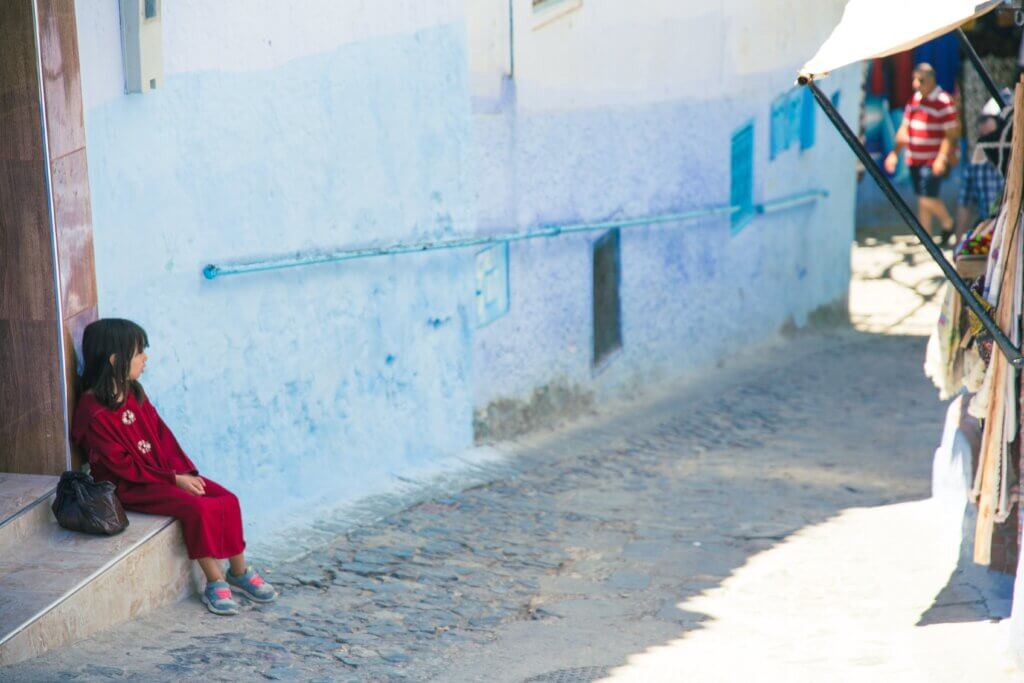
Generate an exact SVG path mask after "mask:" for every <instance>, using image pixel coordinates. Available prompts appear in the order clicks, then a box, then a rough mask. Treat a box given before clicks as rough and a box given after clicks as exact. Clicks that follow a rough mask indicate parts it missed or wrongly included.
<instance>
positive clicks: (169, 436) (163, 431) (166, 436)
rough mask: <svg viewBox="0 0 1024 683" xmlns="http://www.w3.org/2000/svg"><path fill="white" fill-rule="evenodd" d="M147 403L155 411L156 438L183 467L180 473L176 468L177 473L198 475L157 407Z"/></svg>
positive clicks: (150, 402) (197, 471)
mask: <svg viewBox="0 0 1024 683" xmlns="http://www.w3.org/2000/svg"><path fill="white" fill-rule="evenodd" d="M146 403H147V404H149V409H150V410H152V411H153V416H154V417H155V418H156V438H157V439H158V440H159V441H160V444H161V445H162V446H163V447H164V448H167V449H169V450H170V451H171V452H172V454H173V455H174V459H175V460H177V461H178V462H179V463H180V464H181V466H182V468H181V469H180V471H179V468H177V467H175V468H174V469H175V471H176V472H177V473H178V474H192V475H198V474H199V470H198V469H196V466H195V465H194V464H193V463H192V461H191V460H190V459H189V457H188V456H187V455H185V450H184V449H183V448H182V447H181V444H179V443H178V440H177V439H176V438H175V437H174V432H172V431H171V428H170V427H168V426H167V424H166V423H165V422H164V420H163V418H162V417H160V413H158V412H157V411H156V406H154V405H153V402H152V401H146Z"/></svg>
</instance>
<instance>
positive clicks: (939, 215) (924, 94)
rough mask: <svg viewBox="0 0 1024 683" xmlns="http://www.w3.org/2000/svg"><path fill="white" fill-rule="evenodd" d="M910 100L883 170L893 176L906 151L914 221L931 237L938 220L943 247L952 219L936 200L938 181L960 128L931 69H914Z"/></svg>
mask: <svg viewBox="0 0 1024 683" xmlns="http://www.w3.org/2000/svg"><path fill="white" fill-rule="evenodd" d="M913 85H914V91H915V92H914V97H913V98H911V100H910V103H909V104H907V107H906V109H905V110H904V113H903V122H902V123H901V124H900V129H899V131H897V133H896V144H895V148H894V149H893V150H892V151H891V152H890V153H889V155H888V156H887V157H886V158H885V170H886V171H887V172H888V173H895V171H896V166H897V164H898V162H899V153H900V151H902V150H903V149H904V148H906V161H907V167H908V169H909V171H910V179H911V181H912V183H913V186H914V194H915V195H917V217H918V220H920V221H921V225H922V226H923V227H924V229H925V230H928V231H929V232H930V233H932V235H934V230H933V228H932V225H933V219H936V220H938V223H939V228H940V230H941V235H940V238H939V243H940V244H944V243H945V242H946V241H947V240H948V239H950V238H951V237H952V236H953V217H952V216H951V215H950V213H949V210H948V209H947V208H946V205H945V204H944V203H943V201H942V198H941V197H940V196H939V191H940V190H941V188H942V181H943V179H944V178H945V177H946V175H947V174H948V173H949V169H950V168H951V167H952V166H953V164H954V163H955V161H956V159H955V154H956V144H957V138H958V137H959V133H960V125H959V123H958V120H957V112H956V105H955V104H954V103H953V98H952V97H950V95H949V93H947V92H946V91H945V90H943V89H942V88H941V87H940V86H939V84H938V83H937V82H936V80H935V69H933V68H932V66H931V65H930V64H927V63H921V64H918V65H917V67H915V68H914V81H913Z"/></svg>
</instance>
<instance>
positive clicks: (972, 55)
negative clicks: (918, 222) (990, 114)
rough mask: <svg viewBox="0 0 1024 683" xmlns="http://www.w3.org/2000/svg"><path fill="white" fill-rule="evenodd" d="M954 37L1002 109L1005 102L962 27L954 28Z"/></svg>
mask: <svg viewBox="0 0 1024 683" xmlns="http://www.w3.org/2000/svg"><path fill="white" fill-rule="evenodd" d="M956 37H957V38H959V39H960V46H961V47H963V49H964V52H966V53H967V58H968V59H969V60H971V64H973V65H974V70H975V71H977V72H978V76H979V77H980V78H981V80H982V81H983V82H984V83H985V87H986V88H988V91H989V93H991V95H992V97H994V98H995V99H996V103H997V104H998V105H999V108H1000V109H1002V108H1003V107H1004V106H1005V105H1006V103H1005V102H1003V95H1002V93H1000V92H999V86H997V85H996V82H995V81H993V80H992V76H990V75H989V73H988V70H987V69H986V68H985V65H984V64H982V63H981V57H979V56H978V53H977V52H975V51H974V46H973V45H971V41H970V40H968V38H967V34H966V33H964V30H963V29H962V28H958V29H957V30H956Z"/></svg>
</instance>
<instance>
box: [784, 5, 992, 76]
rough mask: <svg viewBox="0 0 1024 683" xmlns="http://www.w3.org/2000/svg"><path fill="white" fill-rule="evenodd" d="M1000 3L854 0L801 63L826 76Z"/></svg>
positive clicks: (803, 72)
mask: <svg viewBox="0 0 1024 683" xmlns="http://www.w3.org/2000/svg"><path fill="white" fill-rule="evenodd" d="M1000 4H1002V0H985V1H984V2H981V1H979V0H848V2H847V3H846V9H845V10H843V18H842V19H840V20H839V24H838V25H837V26H836V27H835V30H833V31H832V35H830V36H829V37H828V40H826V41H825V43H824V44H823V45H822V46H821V47H820V48H819V49H818V53H817V54H816V55H814V57H812V58H811V61H809V62H807V64H805V65H804V67H803V68H802V69H800V78H801V80H803V79H806V78H811V79H816V78H821V77H822V76H827V75H828V73H829V72H830V71H833V70H835V69H838V68H839V67H841V66H846V65H847V64H853V63H854V62H859V61H861V60H864V59H872V58H875V57H885V56H886V55H891V54H895V53H897V52H903V51H904V50H909V49H910V48H912V47H917V46H918V45H920V44H921V43H924V42H927V41H929V40H931V39H932V38H936V37H938V36H941V35H943V34H945V33H949V32H950V31H952V30H954V29H956V28H957V27H959V26H960V25H961V24H963V23H964V22H966V21H968V20H970V19H973V18H974V17H979V16H981V15H982V14H985V13H986V12H989V11H991V10H993V9H995V8H996V7H998V6H999V5H1000Z"/></svg>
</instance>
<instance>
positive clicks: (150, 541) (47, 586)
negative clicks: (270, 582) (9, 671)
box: [0, 474, 199, 666]
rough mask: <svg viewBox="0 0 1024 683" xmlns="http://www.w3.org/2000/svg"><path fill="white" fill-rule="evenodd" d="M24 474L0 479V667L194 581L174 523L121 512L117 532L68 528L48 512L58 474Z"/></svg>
mask: <svg viewBox="0 0 1024 683" xmlns="http://www.w3.org/2000/svg"><path fill="white" fill-rule="evenodd" d="M26 476H28V475H10V474H4V475H0V519H2V520H3V522H2V523H0V666H6V665H9V664H14V663H16V662H20V661H23V660H25V659H29V658H31V657H35V656H36V655H39V654H42V653H43V652H46V651H47V650H49V649H52V648H54V647H60V646H63V645H67V644H69V643H72V642H74V641H76V640H81V639H82V638H86V637H88V636H89V635H91V634H93V633H96V632H97V631H100V630H103V629H106V628H109V627H111V626H114V625H115V624H119V623H121V622H124V621H127V620H129V619H133V618H135V617H138V616H141V615H142V614H145V613H146V612H149V611H150V610H152V609H154V608H156V607H160V606H162V605H166V604H168V603H171V602H174V601H176V600H180V599H182V598H184V597H186V596H187V595H189V594H191V593H192V592H194V590H195V589H196V587H197V586H198V585H199V584H198V583H197V581H196V579H197V578H198V574H196V575H193V571H196V570H195V569H194V563H192V562H190V561H189V559H188V553H187V551H186V550H185V543H184V539H183V537H182V534H181V526H180V524H178V523H177V522H176V521H175V520H173V519H171V518H170V517H162V516H156V515H144V514H139V513H134V512H129V513H128V520H129V524H128V528H127V529H126V530H125V531H124V532H122V533H121V534H118V535H117V536H91V535H88V534H81V533H77V532H74V531H68V530H66V529H63V528H61V527H60V526H59V525H58V524H57V520H56V519H55V518H54V516H53V513H52V512H51V511H50V505H51V503H52V502H53V490H54V487H55V486H56V483H57V480H58V479H57V477H47V478H45V479H46V480H48V481H43V480H42V479H35V480H32V481H30V480H27V479H24V477H26ZM19 504H20V506H21V507H20V508H19V507H18V505H19Z"/></svg>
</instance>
